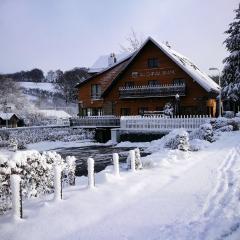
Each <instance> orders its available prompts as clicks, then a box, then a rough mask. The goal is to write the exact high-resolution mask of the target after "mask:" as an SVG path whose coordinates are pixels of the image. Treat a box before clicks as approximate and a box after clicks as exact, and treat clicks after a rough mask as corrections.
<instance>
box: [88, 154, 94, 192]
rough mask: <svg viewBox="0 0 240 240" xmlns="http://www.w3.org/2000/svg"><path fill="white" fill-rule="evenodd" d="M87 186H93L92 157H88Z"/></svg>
mask: <svg viewBox="0 0 240 240" xmlns="http://www.w3.org/2000/svg"><path fill="white" fill-rule="evenodd" d="M87 163H88V188H94V185H95V181H94V160H93V158H88V160H87Z"/></svg>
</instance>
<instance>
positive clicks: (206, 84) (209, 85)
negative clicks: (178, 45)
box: [147, 37, 220, 92]
mask: <svg viewBox="0 0 240 240" xmlns="http://www.w3.org/2000/svg"><path fill="white" fill-rule="evenodd" d="M148 40H151V41H152V42H153V43H154V44H156V46H158V47H159V48H160V49H161V50H162V51H163V52H164V53H165V54H166V55H167V56H168V57H170V58H171V59H172V60H173V61H174V62H175V63H176V64H177V65H178V66H179V67H180V68H182V69H183V70H184V71H185V72H186V73H187V74H189V75H190V76H191V77H192V78H193V80H195V81H196V82H198V84H199V85H201V86H202V87H203V88H204V89H205V90H206V91H208V92H210V91H216V92H219V91H220V87H219V85H218V84H217V83H215V82H214V81H213V80H212V79H211V78H210V77H208V76H207V74H206V73H204V72H202V71H200V70H199V68H198V67H197V66H196V65H195V64H193V63H192V61H191V60H190V59H189V58H187V57H185V56H184V55H182V54H180V53H178V52H177V51H175V50H173V49H171V48H169V47H167V46H165V45H164V44H159V43H158V42H156V41H155V40H154V39H152V38H151V37H148V39H147V41H148ZM178 58H182V59H183V60H184V59H185V60H187V61H188V63H187V62H185V63H184V64H186V65H184V64H183V63H182V62H181V60H180V59H178ZM187 64H188V65H187ZM187 66H188V67H191V68H192V69H191V70H190V69H189V68H187ZM194 67H195V68H196V69H193V68H194ZM193 70H194V72H193Z"/></svg>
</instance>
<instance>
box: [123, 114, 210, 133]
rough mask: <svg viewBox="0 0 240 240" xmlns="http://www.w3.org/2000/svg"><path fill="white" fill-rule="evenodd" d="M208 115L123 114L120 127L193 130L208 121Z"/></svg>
mask: <svg viewBox="0 0 240 240" xmlns="http://www.w3.org/2000/svg"><path fill="white" fill-rule="evenodd" d="M210 119H211V117H209V116H206V115H204V116H181V117H172V118H163V117H157V116H124V117H121V119H120V127H121V129H127V130H148V131H149V130H151V131H154V130H155V131H157V130H165V131H171V130H172V129H176V128H184V129H186V130H189V131H191V130H194V129H196V128H199V126H200V125H202V124H204V123H207V122H209V121H210Z"/></svg>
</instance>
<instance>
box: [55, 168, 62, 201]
mask: <svg viewBox="0 0 240 240" xmlns="http://www.w3.org/2000/svg"><path fill="white" fill-rule="evenodd" d="M61 199H62V168H61V166H54V200H55V201H58V200H61Z"/></svg>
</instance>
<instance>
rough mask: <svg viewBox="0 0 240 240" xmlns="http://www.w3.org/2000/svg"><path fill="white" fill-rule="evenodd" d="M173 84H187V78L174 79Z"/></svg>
mask: <svg viewBox="0 0 240 240" xmlns="http://www.w3.org/2000/svg"><path fill="white" fill-rule="evenodd" d="M173 84H178V85H180V84H185V80H184V79H182V78H177V79H173Z"/></svg>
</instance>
